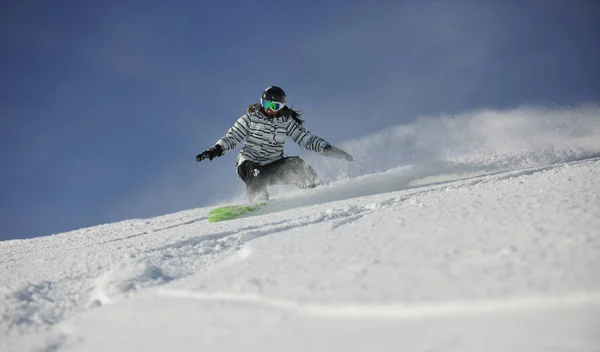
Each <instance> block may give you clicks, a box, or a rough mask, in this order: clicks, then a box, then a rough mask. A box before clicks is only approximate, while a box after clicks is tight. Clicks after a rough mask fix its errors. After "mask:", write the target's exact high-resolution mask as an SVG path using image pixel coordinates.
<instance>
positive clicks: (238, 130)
mask: <svg viewBox="0 0 600 352" xmlns="http://www.w3.org/2000/svg"><path fill="white" fill-rule="evenodd" d="M285 100H286V97H285V92H284V91H283V89H281V88H279V87H276V86H271V87H269V88H267V89H265V91H264V92H263V94H262V97H261V99H260V104H253V105H250V106H249V107H248V110H247V112H246V114H244V115H243V116H242V117H240V118H239V119H238V120H237V121H236V122H235V124H234V125H233V126H232V127H231V128H230V129H229V131H228V132H227V134H226V135H225V136H223V137H222V138H220V139H219V140H218V141H217V143H216V144H215V145H214V146H213V147H210V148H208V149H207V150H205V151H203V152H202V153H200V154H198V155H197V156H196V161H202V160H204V159H207V158H208V159H210V160H212V159H213V158H215V157H217V156H221V155H223V154H225V153H227V152H228V151H230V150H232V149H234V148H235V147H236V146H237V145H238V144H239V143H240V142H241V141H242V140H243V139H244V138H246V143H245V144H244V147H242V150H241V151H240V154H239V155H238V158H237V164H236V166H237V173H238V175H239V176H240V178H241V179H242V180H243V181H244V182H245V183H246V191H247V194H248V199H249V200H250V202H252V203H260V202H264V201H267V200H268V199H269V193H268V191H267V186H268V185H274V184H293V185H296V186H298V187H301V188H313V187H316V186H317V185H319V183H320V181H319V176H318V175H317V173H316V172H315V170H313V168H312V167H310V165H308V164H307V163H306V162H304V160H302V159H300V158H299V157H297V156H292V157H287V156H285V155H284V154H283V147H284V144H285V140H286V138H285V137H286V136H289V137H290V138H291V139H292V140H294V142H296V143H298V145H300V147H302V148H305V149H308V150H311V151H313V152H317V153H319V154H321V155H325V156H330V157H334V158H338V159H346V160H348V161H352V156H351V155H350V154H348V153H346V152H345V151H343V150H341V149H338V148H335V147H333V146H331V145H330V144H329V143H328V142H327V141H325V140H324V139H322V138H320V137H317V136H315V135H312V134H311V133H310V132H308V131H307V130H305V129H304V127H303V126H302V123H303V121H302V120H301V119H300V114H299V113H298V112H297V111H294V110H292V109H290V108H289V107H287V106H286V105H285Z"/></svg>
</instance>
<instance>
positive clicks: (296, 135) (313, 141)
mask: <svg viewBox="0 0 600 352" xmlns="http://www.w3.org/2000/svg"><path fill="white" fill-rule="evenodd" d="M287 135H288V136H289V137H290V138H291V139H292V140H293V141H294V142H296V143H298V145H299V146H300V147H302V148H304V149H307V150H310V151H313V152H317V153H322V152H323V148H325V147H327V146H328V145H330V144H329V142H327V141H326V140H324V139H323V138H321V137H317V136H315V135H313V134H311V133H310V132H309V131H307V130H306V129H305V128H304V127H303V126H302V125H301V124H299V123H298V122H296V121H295V120H291V122H290V124H289V125H288V127H287Z"/></svg>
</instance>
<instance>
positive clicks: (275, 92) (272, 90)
mask: <svg viewBox="0 0 600 352" xmlns="http://www.w3.org/2000/svg"><path fill="white" fill-rule="evenodd" d="M263 99H264V100H270V101H276V102H279V103H285V92H284V91H283V89H281V88H279V87H277V86H270V87H269V88H267V89H265V91H264V92H263V94H262V97H261V100H263Z"/></svg>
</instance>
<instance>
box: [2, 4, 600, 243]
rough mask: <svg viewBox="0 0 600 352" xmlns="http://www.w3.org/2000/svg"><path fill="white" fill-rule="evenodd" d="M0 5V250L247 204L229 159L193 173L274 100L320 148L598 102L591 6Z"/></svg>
mask: <svg viewBox="0 0 600 352" xmlns="http://www.w3.org/2000/svg"><path fill="white" fill-rule="evenodd" d="M0 6H1V9H0V42H1V45H2V55H0V117H1V120H0V156H1V157H2V167H1V172H0V199H2V203H1V209H0V211H1V215H0V216H1V219H0V220H1V221H0V240H5V239H14V238H29V237H36V236H43V235H48V234H52V233H60V232H65V231H69V230H74V229H78V228H81V227H87V226H92V225H97V224H102V223H108V222H113V221H119V220H123V219H130V218H136V217H149V216H155V215H161V214H165V213H169V212H173V211H177V210H183V209H189V208H195V207H200V206H207V205H210V204H214V203H215V202H216V201H218V200H219V199H223V197H227V196H231V195H232V194H238V193H240V192H243V184H242V183H241V181H239V180H238V179H237V175H236V174H235V169H234V163H235V156H236V154H237V152H234V153H230V154H228V155H226V156H225V157H223V158H219V159H216V160H213V161H212V162H206V163H205V162H203V163H196V162H195V160H194V157H195V155H196V154H198V153H199V152H201V151H202V150H203V149H205V148H207V147H209V146H211V145H212V144H213V143H214V142H215V141H216V140H217V139H218V138H219V137H220V136H221V135H223V134H224V133H225V132H226V131H227V129H228V128H229V127H230V126H231V124H233V122H234V121H235V119H236V118H237V117H239V116H240V115H241V114H242V113H243V111H244V110H245V108H246V106H247V105H248V104H250V103H254V102H256V101H257V99H258V97H259V96H260V93H261V92H262V90H263V89H264V88H265V87H267V86H269V85H279V86H281V87H283V88H284V89H285V90H286V91H287V93H288V99H289V102H291V103H292V104H293V105H294V106H295V107H298V108H301V109H302V110H303V111H304V113H305V118H306V120H307V123H306V125H307V128H308V129H309V130H311V131H312V132H313V133H315V134H317V135H319V136H322V137H324V138H326V139H327V140H329V141H330V142H332V143H333V144H339V143H342V142H344V141H348V140H351V139H354V138H358V137H361V136H364V135H365V134H369V133H374V132H377V131H380V130H382V129H385V128H389V127H391V126H396V125H399V124H403V123H410V122H411V121H413V120H414V119H416V118H418V117H419V116H422V115H441V114H444V113H456V112H461V111H466V110H472V109H479V108H511V107H515V106H520V105H525V104H536V105H544V106H570V105H576V104H580V103H586V102H598V101H600V65H598V62H599V61H600V59H599V54H600V45H598V43H599V42H598V33H600V5H598V4H597V2H595V1H592V0H590V1H583V0H575V1H559V0H557V1H542V0H539V1H469V0H464V1H433V0H432V1H353V0H348V1H313V0H304V1H297V2H286V1H279V2H271V1H262V0H261V1H259V0H247V1H242V0H239V1H227V0H226V1H217V2H209V3H206V2H197V1H180V2H167V1H113V0H106V1H102V2H100V1H59V2H47V1H26V0H25V1H4V2H2V4H1V5H0ZM289 144H290V146H289V152H288V154H296V153H300V154H301V155H304V153H306V152H304V151H300V150H299V149H298V148H297V147H294V146H292V145H291V144H292V143H289Z"/></svg>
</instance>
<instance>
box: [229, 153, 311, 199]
mask: <svg viewBox="0 0 600 352" xmlns="http://www.w3.org/2000/svg"><path fill="white" fill-rule="evenodd" d="M237 173H238V175H239V176H240V178H241V179H242V181H244V182H245V183H246V192H247V194H248V199H249V200H250V201H251V202H261V201H266V200H268V199H269V193H268V191H267V186H268V185H276V184H288V185H296V186H298V187H300V188H314V187H316V186H317V185H318V184H319V183H320V181H319V176H318V175H317V173H316V172H315V170H313V168H312V167H310V165H308V164H307V163H306V162H305V161H304V160H302V159H301V158H300V157H297V156H291V157H285V158H283V159H280V160H277V161H274V162H272V163H270V164H267V165H259V164H257V163H254V162H252V161H249V160H245V161H244V162H242V163H241V164H240V165H238V167H237Z"/></svg>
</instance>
